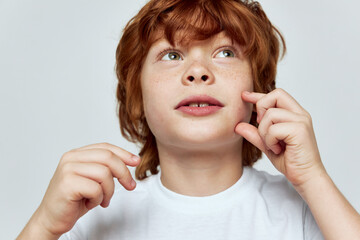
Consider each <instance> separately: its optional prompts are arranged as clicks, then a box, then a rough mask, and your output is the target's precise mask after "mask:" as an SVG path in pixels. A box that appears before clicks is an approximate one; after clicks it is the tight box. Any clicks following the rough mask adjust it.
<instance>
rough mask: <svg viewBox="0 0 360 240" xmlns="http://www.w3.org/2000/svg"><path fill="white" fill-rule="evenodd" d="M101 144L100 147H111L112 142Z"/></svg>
mask: <svg viewBox="0 0 360 240" xmlns="http://www.w3.org/2000/svg"><path fill="white" fill-rule="evenodd" d="M98 145H99V147H105V148H106V147H109V146H110V143H108V142H102V143H99V144H98Z"/></svg>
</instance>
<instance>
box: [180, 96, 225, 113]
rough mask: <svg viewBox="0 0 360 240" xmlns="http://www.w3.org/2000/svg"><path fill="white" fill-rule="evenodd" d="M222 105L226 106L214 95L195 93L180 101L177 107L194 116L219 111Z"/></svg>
mask: <svg viewBox="0 0 360 240" xmlns="http://www.w3.org/2000/svg"><path fill="white" fill-rule="evenodd" d="M222 107H224V104H222V103H221V102H220V101H219V100H217V99H215V98H213V97H210V96H207V95H195V96H190V97H187V98H185V99H184V100H182V101H181V102H179V104H178V105H177V106H176V107H175V109H176V110H179V111H181V112H183V113H185V114H189V115H193V116H206V115H210V114H213V113H215V112H217V111H218V110H220V109H221V108H222Z"/></svg>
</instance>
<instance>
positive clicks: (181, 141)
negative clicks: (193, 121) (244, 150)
mask: <svg viewBox="0 0 360 240" xmlns="http://www.w3.org/2000/svg"><path fill="white" fill-rule="evenodd" d="M234 128H235V127H233V128H232V127H230V126H227V127H224V126H223V127H222V128H214V126H212V127H206V126H203V127H201V128H186V129H185V130H182V131H175V132H174V134H172V135H171V136H168V137H167V138H165V139H167V140H168V141H163V142H165V143H168V144H171V145H172V146H177V147H179V148H186V149H189V150H190V149H193V150H210V149H212V148H216V147H220V146H224V145H226V144H234V143H236V142H238V141H239V140H240V139H241V136H239V135H237V134H236V133H235V132H234Z"/></svg>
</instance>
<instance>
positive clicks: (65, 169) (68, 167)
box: [61, 162, 73, 174]
mask: <svg viewBox="0 0 360 240" xmlns="http://www.w3.org/2000/svg"><path fill="white" fill-rule="evenodd" d="M61 170H62V173H63V174H70V173H71V172H72V171H73V167H72V164H71V163H69V162H67V163H64V164H62V167H61Z"/></svg>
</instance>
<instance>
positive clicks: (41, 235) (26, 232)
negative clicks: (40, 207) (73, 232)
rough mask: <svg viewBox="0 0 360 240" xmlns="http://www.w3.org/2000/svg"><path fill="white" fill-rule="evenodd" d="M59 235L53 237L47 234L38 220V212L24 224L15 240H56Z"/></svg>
mask: <svg viewBox="0 0 360 240" xmlns="http://www.w3.org/2000/svg"><path fill="white" fill-rule="evenodd" d="M59 238H60V235H53V234H51V233H50V232H48V231H47V230H46V229H45V227H44V226H43V225H42V224H41V221H40V220H39V219H38V211H36V212H35V213H34V215H33V216H32V217H31V219H30V220H29V222H28V223H27V224H26V226H25V227H24V229H23V230H22V232H21V233H20V235H19V236H18V237H17V238H16V239H17V240H23V239H26V240H32V239H34V240H35V239H37V240H57V239H59Z"/></svg>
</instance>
